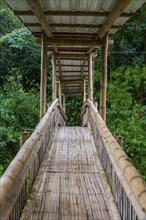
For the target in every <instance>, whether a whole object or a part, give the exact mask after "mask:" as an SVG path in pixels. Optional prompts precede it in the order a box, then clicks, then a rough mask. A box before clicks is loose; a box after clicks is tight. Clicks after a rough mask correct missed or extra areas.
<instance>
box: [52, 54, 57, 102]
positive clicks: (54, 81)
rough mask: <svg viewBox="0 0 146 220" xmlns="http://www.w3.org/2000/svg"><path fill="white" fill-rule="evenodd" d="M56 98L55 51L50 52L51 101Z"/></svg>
mask: <svg viewBox="0 0 146 220" xmlns="http://www.w3.org/2000/svg"><path fill="white" fill-rule="evenodd" d="M56 98H57V83H56V59H55V53H54V52H53V53H52V101H54V100H55V99H56Z"/></svg>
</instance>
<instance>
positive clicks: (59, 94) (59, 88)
mask: <svg viewBox="0 0 146 220" xmlns="http://www.w3.org/2000/svg"><path fill="white" fill-rule="evenodd" d="M58 98H59V103H60V105H62V96H61V83H60V80H59V81H58Z"/></svg>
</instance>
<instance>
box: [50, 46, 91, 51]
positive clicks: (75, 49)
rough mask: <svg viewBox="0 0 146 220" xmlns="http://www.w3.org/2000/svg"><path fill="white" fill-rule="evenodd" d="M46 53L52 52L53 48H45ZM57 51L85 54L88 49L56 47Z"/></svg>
mask: <svg viewBox="0 0 146 220" xmlns="http://www.w3.org/2000/svg"><path fill="white" fill-rule="evenodd" d="M47 49H48V51H52V50H53V49H54V48H53V47H52V46H48V47H47ZM58 50H59V51H77V52H86V51H87V50H88V47H58Z"/></svg>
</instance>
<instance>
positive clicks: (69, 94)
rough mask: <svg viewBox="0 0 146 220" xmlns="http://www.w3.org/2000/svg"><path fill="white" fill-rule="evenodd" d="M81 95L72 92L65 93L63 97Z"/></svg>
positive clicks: (80, 94)
mask: <svg viewBox="0 0 146 220" xmlns="http://www.w3.org/2000/svg"><path fill="white" fill-rule="evenodd" d="M82 95H83V94H82V93H80V92H79V93H76V92H72V93H65V96H82Z"/></svg>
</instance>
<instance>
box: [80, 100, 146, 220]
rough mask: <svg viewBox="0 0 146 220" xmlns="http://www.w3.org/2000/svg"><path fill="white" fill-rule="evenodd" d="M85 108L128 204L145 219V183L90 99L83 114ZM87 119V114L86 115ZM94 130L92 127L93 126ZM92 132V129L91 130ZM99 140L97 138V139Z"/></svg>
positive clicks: (140, 217) (139, 216)
mask: <svg viewBox="0 0 146 220" xmlns="http://www.w3.org/2000/svg"><path fill="white" fill-rule="evenodd" d="M85 108H89V109H90V110H91V112H92V113H93V115H94V120H95V123H96V126H97V127H98V132H99V134H100V137H101V138H102V143H103V145H104V146H102V147H105V148H106V151H107V154H108V156H109V157H110V160H111V163H112V166H113V168H114V170H115V172H116V175H117V176H118V179H119V181H120V184H121V185H122V187H123V189H124V191H125V193H126V195H127V197H128V198H129V201H130V204H132V206H133V209H134V211H135V213H136V215H137V216H138V218H139V219H140V220H142V219H143V220H145V219H146V184H145V182H144V180H143V179H142V178H141V177H140V175H139V174H138V171H137V170H136V168H135V167H134V166H133V165H132V163H131V162H130V161H129V159H128V156H127V155H126V153H125V152H124V151H123V149H122V148H121V146H120V145H119V144H118V143H117V141H116V140H115V138H114V137H113V136H112V134H111V133H110V131H109V129H108V128H107V126H106V124H105V122H104V121H103V119H102V117H101V116H100V114H99V113H98V111H97V109H96V108H95V106H94V104H93V102H92V101H91V100H89V99H88V100H87V102H86V103H85V104H84V106H83V114H82V117H84V114H85ZM88 120H89V116H88ZM93 130H94V128H93ZM93 133H94V131H93ZM98 141H99V140H98Z"/></svg>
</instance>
